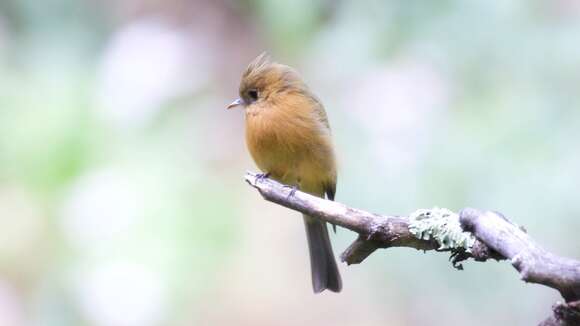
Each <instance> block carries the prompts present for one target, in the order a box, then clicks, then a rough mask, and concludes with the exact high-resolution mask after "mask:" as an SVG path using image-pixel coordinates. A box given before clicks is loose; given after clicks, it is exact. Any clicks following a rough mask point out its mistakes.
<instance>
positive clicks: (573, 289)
mask: <svg viewBox="0 0 580 326" xmlns="http://www.w3.org/2000/svg"><path fill="white" fill-rule="evenodd" d="M245 180H246V182H248V183H249V184H250V185H251V186H253V187H254V188H256V189H257V190H258V191H259V192H260V194H261V195H262V197H264V199H266V200H268V201H271V202H274V203H276V204H279V205H282V206H284V207H287V208H290V209H293V210H296V211H299V212H302V213H304V214H308V215H310V216H314V217H317V218H319V219H321V220H323V221H326V222H329V223H332V224H335V225H339V226H342V227H344V228H347V229H349V230H351V231H354V232H356V233H358V234H359V236H358V238H357V239H356V240H355V241H354V242H353V243H352V244H351V245H350V246H349V247H348V248H347V249H346V250H345V252H344V253H343V254H342V255H341V259H342V261H344V262H346V263H347V264H349V265H350V264H358V263H361V262H362V261H363V260H364V259H365V258H366V257H368V256H369V255H370V254H372V253H373V252H374V251H375V250H376V249H378V248H390V247H410V248H415V249H418V250H437V251H451V258H450V259H451V261H452V263H453V265H454V266H456V267H459V268H461V265H458V263H459V262H461V261H464V260H466V259H469V258H473V259H474V260H476V261H486V260H488V259H497V260H502V259H509V260H510V261H511V263H512V265H513V266H514V268H515V269H516V270H517V271H518V272H519V273H520V276H521V279H522V280H523V281H525V282H530V283H537V284H542V285H545V286H548V287H551V288H554V289H556V290H558V291H559V292H560V293H561V295H562V297H563V298H564V299H565V300H566V302H565V303H558V304H555V305H554V306H553V308H552V310H553V311H554V315H553V316H551V317H550V318H548V319H546V320H545V321H543V322H542V323H541V325H543V326H551V325H578V324H580V317H579V316H580V261H577V260H574V259H570V258H564V257H559V256H556V255H554V254H552V253H550V252H548V251H546V250H545V249H543V248H541V247H540V246H539V245H538V244H537V243H535V242H534V241H533V240H532V239H531V238H530V237H529V236H528V235H527V234H526V233H525V231H524V230H523V229H521V228H519V227H518V226H516V225H515V224H513V223H512V222H511V221H509V220H508V219H507V218H505V217H504V216H503V215H501V214H500V213H497V212H491V211H485V212H484V211H480V210H476V209H471V208H466V209H463V210H462V211H461V212H460V213H459V219H460V222H461V226H462V228H463V229H464V231H467V232H471V233H472V234H473V235H474V236H475V237H476V240H475V242H474V243H473V245H472V246H471V247H470V248H469V250H453V249H451V250H439V248H440V244H439V243H437V241H435V240H434V239H432V238H431V239H419V238H417V237H416V236H415V235H414V234H413V233H412V232H411V231H410V230H409V226H410V224H411V221H410V219H409V218H408V217H405V216H394V215H379V214H374V213H369V212H366V211H363V210H360V209H356V208H352V207H348V206H346V205H344V204H341V203H337V202H333V201H330V200H325V199H322V198H319V197H316V196H312V195H309V194H307V193H304V192H301V191H296V192H295V193H294V194H293V195H292V194H291V191H292V189H291V188H289V187H287V186H284V185H282V184H280V183H278V182H276V181H274V180H271V179H268V178H257V175H256V174H255V173H251V172H248V173H246V176H245Z"/></svg>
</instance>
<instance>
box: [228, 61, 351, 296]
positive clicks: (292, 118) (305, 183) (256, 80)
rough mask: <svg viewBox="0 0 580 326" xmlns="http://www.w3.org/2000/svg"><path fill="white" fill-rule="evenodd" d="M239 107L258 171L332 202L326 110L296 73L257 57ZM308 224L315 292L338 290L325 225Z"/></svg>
mask: <svg viewBox="0 0 580 326" xmlns="http://www.w3.org/2000/svg"><path fill="white" fill-rule="evenodd" d="M239 105H242V106H244V107H245V110H246V144H247V146H248V149H249V151H250V154H251V155H252V158H253V159H254V161H255V162H256V165H257V166H258V168H260V170H262V171H263V172H264V173H267V174H268V175H269V176H270V177H271V178H273V179H275V180H278V181H280V182H282V183H284V184H286V185H290V186H295V187H298V188H299V189H300V190H302V191H305V192H308V193H310V194H313V195H316V196H319V197H322V198H324V195H325V194H326V196H328V198H329V199H334V194H335V192H336V163H335V156H334V150H333V145H332V139H331V135H330V126H329V124H328V119H327V117H326V112H325V111H324V107H323V106H322V104H321V103H320V101H319V100H318V99H317V98H316V97H315V96H314V95H313V94H312V93H311V92H310V90H309V89H308V87H307V86H306V84H305V83H304V81H303V80H302V78H301V77H300V75H298V73H297V72H296V71H295V70H294V69H292V68H290V67H288V66H286V65H282V64H278V63H274V62H270V60H269V58H268V57H267V55H266V54H262V55H260V56H258V57H257V58H256V59H254V61H252V62H251V63H250V65H249V66H248V68H247V69H246V71H245V72H244V74H243V76H242V81H241V83H240V99H238V100H236V101H234V102H233V103H232V104H230V106H228V108H232V107H236V106H239ZM304 223H305V226H306V235H307V239H308V246H309V251H310V263H311V269H312V286H313V289H314V292H315V293H319V292H322V291H323V290H325V289H329V290H331V291H334V292H339V291H340V290H341V288H342V282H341V279H340V274H339V273H338V268H337V266H336V261H335V260H334V254H333V252H332V247H331V245H330V239H329V236H328V230H327V226H326V223H325V222H322V221H320V220H318V219H316V218H313V217H310V216H307V215H304Z"/></svg>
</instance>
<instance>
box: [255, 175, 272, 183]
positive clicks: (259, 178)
mask: <svg viewBox="0 0 580 326" xmlns="http://www.w3.org/2000/svg"><path fill="white" fill-rule="evenodd" d="M269 176H270V173H258V174H256V182H261V181H263V180H264V179H266V178H267V177H269Z"/></svg>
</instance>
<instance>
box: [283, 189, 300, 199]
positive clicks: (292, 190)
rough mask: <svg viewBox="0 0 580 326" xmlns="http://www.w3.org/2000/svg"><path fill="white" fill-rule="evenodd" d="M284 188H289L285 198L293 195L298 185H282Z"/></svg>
mask: <svg viewBox="0 0 580 326" xmlns="http://www.w3.org/2000/svg"><path fill="white" fill-rule="evenodd" d="M284 188H290V192H289V193H288V196H286V198H287V199H288V198H291V197H293V196H294V195H295V194H296V190H298V186H284Z"/></svg>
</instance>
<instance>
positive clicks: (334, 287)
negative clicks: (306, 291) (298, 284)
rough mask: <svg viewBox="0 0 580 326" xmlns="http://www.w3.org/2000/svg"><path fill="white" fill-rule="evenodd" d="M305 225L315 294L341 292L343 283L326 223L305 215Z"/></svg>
mask: <svg viewBox="0 0 580 326" xmlns="http://www.w3.org/2000/svg"><path fill="white" fill-rule="evenodd" d="M304 224H305V226H306V237H307V239H308V249H309V251H310V268H311V270H312V288H313V290H314V293H320V292H322V291H324V290H325V289H329V290H330V291H333V292H340V290H341V289H342V281H341V279H340V274H339V272H338V267H337V266H336V261H335V260H334V253H333V252H332V246H331V244H330V239H329V237H328V229H327V227H326V222H323V221H320V220H318V219H315V218H312V217H310V216H307V215H304Z"/></svg>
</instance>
